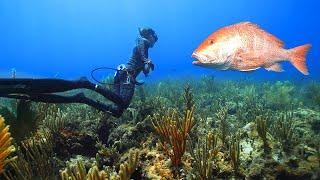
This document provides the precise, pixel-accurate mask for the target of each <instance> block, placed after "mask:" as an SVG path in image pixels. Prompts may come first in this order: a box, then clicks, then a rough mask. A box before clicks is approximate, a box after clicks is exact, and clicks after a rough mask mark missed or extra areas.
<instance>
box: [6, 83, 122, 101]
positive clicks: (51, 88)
mask: <svg viewBox="0 0 320 180" xmlns="http://www.w3.org/2000/svg"><path fill="white" fill-rule="evenodd" d="M79 88H86V89H91V90H94V91H96V92H97V93H99V94H101V95H103V96H104V97H105V98H107V99H109V100H110V101H112V102H114V103H116V104H119V105H122V104H123V101H122V99H121V97H119V96H118V95H117V94H115V93H114V92H112V91H111V90H109V89H106V88H103V87H101V86H99V85H96V84H93V83H91V82H90V81H88V80H87V79H86V78H81V79H80V80H75V81H69V80H63V79H12V78H4V79H3V78H0V94H1V93H4V94H11V93H15V94H17V93H18V94H38V93H55V92H64V91H69V90H73V89H79Z"/></svg>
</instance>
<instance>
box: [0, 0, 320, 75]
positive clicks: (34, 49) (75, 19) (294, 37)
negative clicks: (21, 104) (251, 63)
mask: <svg viewBox="0 0 320 180" xmlns="http://www.w3.org/2000/svg"><path fill="white" fill-rule="evenodd" d="M319 4H320V3H319V2H318V1H315V0H306V1H294V0H283V1H277V0H269V1H255V0H238V1H234V0H233V1H232V0H224V1H214V0H198V1H191V0H190V1H186V0H161V1H150V0H134V1H132V0H131V1H129V0H120V1H119V0H108V1H106V0H91V1H84V0H77V1H76V0H28V1H23V0H15V1H13V0H1V1H0V22H1V27H0V62H1V63H0V76H1V77H9V76H10V75H11V69H12V68H14V69H16V71H17V77H58V78H66V79H76V78H79V77H81V76H88V77H89V76H90V71H91V70H92V69H94V68H97V67H101V66H108V67H116V66H117V65H118V64H120V63H125V62H127V60H128V59H129V57H130V56H131V52H132V48H133V46H134V44H135V39H136V37H137V34H138V28H139V27H143V26H149V27H152V28H154V29H155V30H156V33H157V34H158V37H159V40H158V42H157V43H156V45H155V46H154V48H152V49H150V51H149V55H150V58H151V59H152V60H153V61H154V63H155V65H156V68H155V71H154V72H153V73H152V74H151V76H150V77H148V79H147V81H149V80H153V79H157V78H162V77H179V76H183V77H185V76H186V75H198V74H212V75H214V76H217V77H223V78H234V77H250V78H256V79H260V78H275V79H291V78H294V79H319V77H320V58H319V57H320V56H319V55H320V54H319V49H320V37H319V32H320V24H319V19H318V18H319V7H320V6H319ZM240 21H251V22H253V23H256V24H259V25H260V26H261V27H262V28H263V29H265V30H266V31H268V32H270V33H272V34H274V35H275V36H277V37H278V38H279V39H281V40H283V41H284V42H285V46H286V47H287V48H293V47H296V46H298V45H302V44H305V43H311V44H312V48H311V50H310V52H309V53H308V57H307V66H308V68H309V71H310V75H309V76H304V75H302V74H301V73H300V72H298V71H297V70H296V69H295V68H294V67H293V66H292V65H291V64H289V63H284V69H285V72H283V73H273V72H267V71H265V70H262V69H261V70H257V71H255V72H252V73H242V72H234V71H219V70H212V69H203V68H200V67H196V66H193V65H192V64H191V62H192V60H193V59H192V58H191V54H192V51H193V50H194V49H195V48H196V47H197V46H198V45H199V44H200V43H201V42H202V41H203V40H204V39H205V38H206V37H207V36H208V35H209V34H211V33H212V32H213V31H215V30H217V29H218V28H220V27H223V26H226V25H230V24H233V23H237V22H240ZM106 73H110V72H106Z"/></svg>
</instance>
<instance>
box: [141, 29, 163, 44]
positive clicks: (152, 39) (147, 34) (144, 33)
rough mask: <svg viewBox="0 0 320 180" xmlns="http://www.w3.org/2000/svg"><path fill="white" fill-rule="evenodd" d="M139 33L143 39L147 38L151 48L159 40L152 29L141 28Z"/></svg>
mask: <svg viewBox="0 0 320 180" xmlns="http://www.w3.org/2000/svg"><path fill="white" fill-rule="evenodd" d="M139 33H140V36H141V37H143V38H146V39H147V40H148V41H149V43H150V47H153V45H154V43H156V42H157V40H158V36H157V34H156V32H155V31H154V30H153V29H151V28H147V27H143V28H139Z"/></svg>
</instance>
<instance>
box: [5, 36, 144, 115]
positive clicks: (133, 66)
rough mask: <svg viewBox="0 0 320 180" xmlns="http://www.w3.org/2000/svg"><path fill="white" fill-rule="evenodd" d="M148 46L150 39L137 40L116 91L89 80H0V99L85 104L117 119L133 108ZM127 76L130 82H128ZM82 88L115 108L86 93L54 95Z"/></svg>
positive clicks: (119, 73) (117, 81) (121, 73)
mask: <svg viewBox="0 0 320 180" xmlns="http://www.w3.org/2000/svg"><path fill="white" fill-rule="evenodd" d="M149 47H150V46H149V43H148V40H146V39H144V38H142V37H140V38H138V39H137V44H136V46H135V47H134V49H133V54H132V57H131V58H130V60H129V62H128V63H127V70H126V71H124V70H121V71H118V72H117V74H116V76H115V77H114V91H111V90H109V89H106V88H104V87H102V86H100V85H96V84H94V83H92V82H90V81H88V80H87V79H86V78H81V79H80V80H75V81H69V80H63V79H31V78H30V79H19V78H18V79H12V78H0V97H7V98H15V99H25V100H32V101H36V102H47V103H84V104H87V105H90V106H92V107H94V108H96V109H98V110H100V111H103V112H108V113H111V115H113V116H115V117H120V116H121V115H122V113H123V111H124V110H125V109H126V108H127V107H128V106H129V105H130V102H131V99H132V97H133V94H134V89H135V84H136V80H135V78H136V77H137V76H138V74H139V73H140V72H141V71H142V70H143V68H144V60H145V58H148V49H149ZM128 77H129V79H130V81H127V78H128ZM80 88H86V89H90V90H93V91H96V92H97V93H99V94H101V95H103V96H104V97H105V98H107V99H109V100H110V101H112V102H113V103H115V105H112V104H104V103H102V102H100V101H97V100H93V99H90V98H88V97H86V96H85V95H84V94H83V93H78V94H75V95H73V96H63V95H58V94H52V93H58V92H64V91H69V90H73V89H80Z"/></svg>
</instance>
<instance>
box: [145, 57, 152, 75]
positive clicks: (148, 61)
mask: <svg viewBox="0 0 320 180" xmlns="http://www.w3.org/2000/svg"><path fill="white" fill-rule="evenodd" d="M153 70H154V64H153V63H152V61H151V59H145V60H144V66H143V74H144V75H145V76H148V74H149V73H150V71H153Z"/></svg>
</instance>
